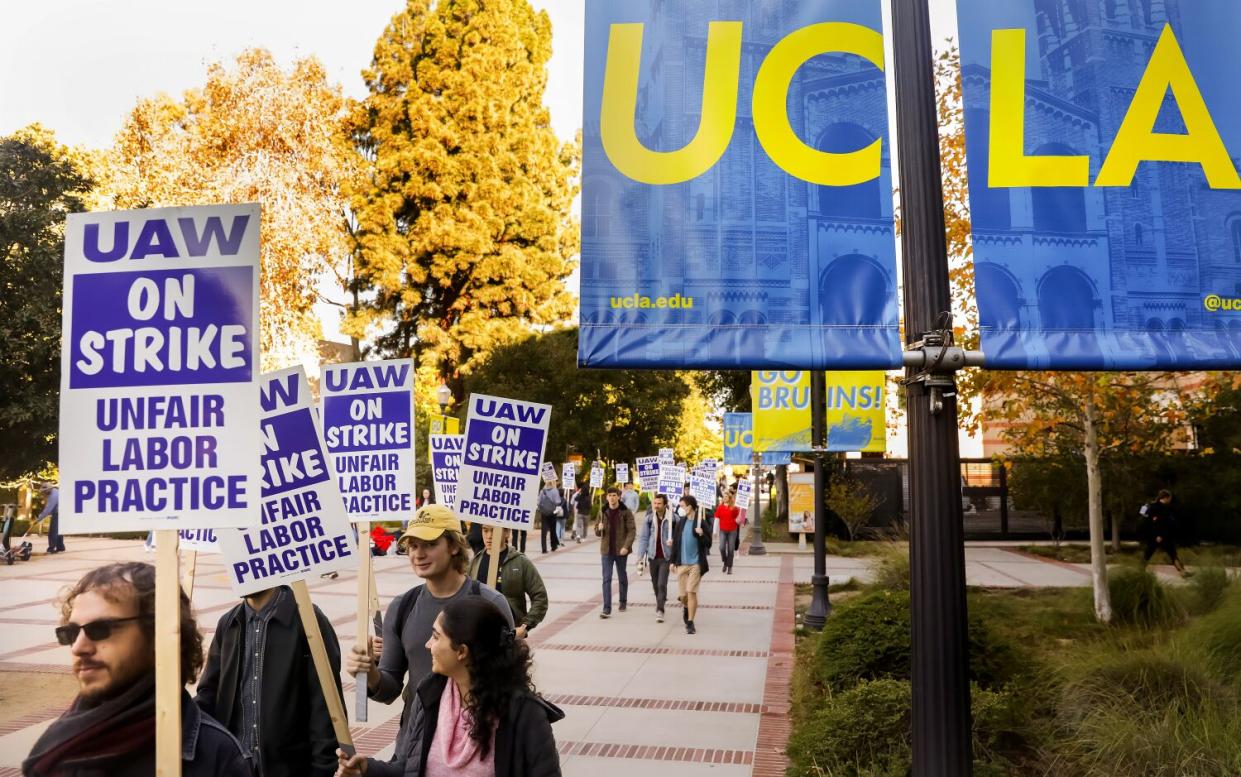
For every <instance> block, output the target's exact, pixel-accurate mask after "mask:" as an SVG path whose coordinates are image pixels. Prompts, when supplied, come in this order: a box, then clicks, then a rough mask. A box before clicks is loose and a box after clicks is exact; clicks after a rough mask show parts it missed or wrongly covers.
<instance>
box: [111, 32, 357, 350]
mask: <svg viewBox="0 0 1241 777" xmlns="http://www.w3.org/2000/svg"><path fill="white" fill-rule="evenodd" d="M349 111H350V105H349V103H348V101H347V100H346V98H345V97H344V96H343V95H342V93H341V90H340V87H339V86H338V85H335V84H332V83H330V82H329V81H328V78H327V74H326V72H325V71H324V69H323V66H322V65H321V64H320V63H319V62H318V61H317V60H315V59H305V60H301V61H299V62H296V63H294V64H293V66H292V68H290V69H288V70H285V69H282V68H281V67H280V66H279V65H278V64H277V63H276V62H275V60H274V59H273V58H272V55H271V54H270V53H269V52H267V51H265V50H263V49H253V50H249V51H246V52H243V53H242V54H240V55H239V56H238V57H237V58H236V59H235V60H234V61H233V62H231V63H228V64H223V63H219V64H215V65H212V66H211V67H210V68H209V69H208V71H207V79H206V83H205V84H204V85H203V86H202V87H201V88H197V89H191V90H189V91H187V92H185V94H183V95H182V96H181V98H180V99H174V98H172V97H169V96H167V95H162V94H161V95H159V96H156V97H153V98H150V99H144V100H141V101H140V102H139V103H138V104H137V105H136V106H135V107H134V109H133V110H132V111H131V112H130V114H129V116H128V117H127V118H126V120H125V124H124V126H123V127H122V129H121V131H120V132H119V133H118V134H117V136H116V140H115V143H114V145H113V147H112V148H111V149H110V151H109V152H108V153H107V155H106V162H105V165H104V171H103V181H102V186H101V189H102V191H103V192H104V193H105V194H106V195H107V197H108V198H109V200H110V206H111V207H114V208H154V207H165V206H182V205H205V204H227V203H245V202H258V203H260V205H261V206H262V236H261V249H260V251H261V257H262V270H261V273H260V284H261V285H260V301H261V302H260V304H261V308H260V310H261V328H262V333H261V347H262V355H263V365H262V366H263V369H264V370H271V369H277V368H281V367H287V366H292V365H295V364H304V365H306V366H307V367H308V368H310V369H311V371H312V372H313V371H314V370H313V368H314V367H316V366H317V365H318V361H319V357H318V350H317V342H318V339H319V337H320V334H321V333H320V326H319V322H318V319H317V318H316V317H315V316H314V314H313V310H312V308H313V306H314V304H315V302H316V301H317V298H318V291H317V290H318V288H319V283H320V282H321V280H322V279H323V277H324V276H325V274H334V275H335V276H336V278H337V280H338V281H339V282H340V283H342V284H343V283H344V282H345V278H346V276H347V274H348V270H347V268H348V262H349V252H350V243H349V239H348V231H347V228H346V214H347V210H346V202H345V195H344V193H343V187H344V185H345V184H346V183H347V182H349V181H350V179H351V178H352V177H353V176H356V175H357V174H358V171H359V169H360V167H359V164H358V160H357V156H356V154H355V153H353V150H352V148H351V147H350V146H349V144H348V134H347V130H346V121H347V119H348V117H349Z"/></svg>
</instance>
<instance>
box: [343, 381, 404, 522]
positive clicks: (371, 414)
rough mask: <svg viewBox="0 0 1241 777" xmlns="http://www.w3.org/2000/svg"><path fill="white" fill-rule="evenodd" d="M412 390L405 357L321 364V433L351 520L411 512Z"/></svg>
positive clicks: (399, 516) (396, 517)
mask: <svg viewBox="0 0 1241 777" xmlns="http://www.w3.org/2000/svg"><path fill="white" fill-rule="evenodd" d="M413 390H414V366H413V362H411V361H410V360H409V359H394V360H392V361H377V362H354V363H353V364H325V365H324V366H323V383H322V397H323V399H322V406H323V436H324V438H325V440H326V441H327V449H328V453H329V454H330V455H331V459H332V471H333V472H334V473H335V475H336V480H337V485H338V487H339V488H340V495H341V496H342V497H343V498H344V500H345V511H346V512H347V513H348V514H349V520H351V521H401V522H404V521H408V520H409V519H410V517H411V516H412V514H413V512H414V435H413V433H412V429H413Z"/></svg>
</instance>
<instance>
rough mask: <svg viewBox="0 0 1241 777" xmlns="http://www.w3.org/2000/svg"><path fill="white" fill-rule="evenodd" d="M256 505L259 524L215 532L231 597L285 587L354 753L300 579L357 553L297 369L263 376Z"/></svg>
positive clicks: (344, 564)
mask: <svg viewBox="0 0 1241 777" xmlns="http://www.w3.org/2000/svg"><path fill="white" fill-rule="evenodd" d="M259 401H260V406H261V408H262V411H263V419H262V421H261V428H262V433H263V435H262V438H263V459H262V460H263V484H262V503H261V506H260V508H259V514H260V522H259V525H258V526H255V527H252V528H249V529H235V530H230V529H224V530H221V531H220V532H219V539H220V549H221V551H222V553H223V555H224V560H225V562H226V566H227V568H228V570H229V575H228V583H229V586H230V587H231V588H232V589H233V593H235V594H237V595H238V596H246V595H248V594H252V593H255V592H258V591H263V590H266V589H268V588H273V587H275V586H279V585H290V586H291V587H292V589H293V594H294V599H295V600H296V601H297V609H298V613H299V615H300V616H301V619H302V626H303V627H304V628H305V631H306V642H307V644H308V645H309V646H310V653H311V658H312V659H313V660H314V665H315V672H316V674H317V675H318V677H319V684H320V686H321V688H322V691H323V698H324V700H325V701H326V703H327V708H328V714H329V716H330V717H331V719H332V727H333V728H334V729H335V731H336V739H337V741H338V742H339V743H340V745H341V748H342V749H344V750H346V751H348V750H350V749H352V747H353V740H352V738H351V737H350V736H349V721H348V719H347V718H346V717H345V709H344V703H343V701H342V700H341V698H340V696H339V694H338V693H337V690H336V682H335V679H334V678H333V672H332V668H331V664H330V663H329V662H328V657H327V652H326V650H325V649H324V646H323V635H322V634H321V633H320V631H319V622H318V619H316V618H315V614H314V607H313V606H312V604H311V601H310V592H309V591H308V590H307V589H306V580H307V579H313V578H314V577H316V576H318V575H321V574H324V573H327V572H340V571H346V570H353V569H356V568H357V566H358V557H359V556H360V555H361V553H359V552H358V549H357V548H356V547H355V545H354V542H353V530H352V527H350V525H349V518H348V516H347V515H346V514H345V506H344V504H343V503H342V501H341V497H340V491H338V490H337V488H336V483H335V482H334V480H333V479H332V473H331V470H330V468H329V466H328V462H327V454H326V453H325V451H324V447H325V446H324V444H323V435H322V433H321V432H320V428H319V423H318V419H317V418H316V417H315V413H314V405H313V400H312V397H311V395H310V384H309V383H307V382H306V373H305V371H304V370H303V369H302V368H301V367H294V368H292V369H287V370H280V371H278V372H271V373H268V374H266V375H264V376H263V381H262V384H261V391H260V395H259Z"/></svg>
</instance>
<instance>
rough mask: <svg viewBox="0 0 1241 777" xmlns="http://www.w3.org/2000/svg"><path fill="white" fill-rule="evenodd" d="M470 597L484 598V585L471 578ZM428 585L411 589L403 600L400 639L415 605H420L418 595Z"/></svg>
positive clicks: (398, 628) (399, 612) (398, 626)
mask: <svg viewBox="0 0 1241 777" xmlns="http://www.w3.org/2000/svg"><path fill="white" fill-rule="evenodd" d="M468 582H469V585H470V596H482V593H483V584H482V583H480V582H478V581H477V580H475V579H473V578H470V579H469V581H468ZM426 587H427V586H426V584H425V583H424V584H423V585H420V586H418V587H416V588H412V589H410V592H409V593H408V594H406V595H405V598H404V599H402V600H401V606H400V607H398V608H397V610H396V635H397V637H400V636H401V634H403V633H404V632H405V621H407V620H409V615H410V613H412V612H413V611H414V605H415V604H417V603H418V595H419V594H421V593H422V589H424V588H426Z"/></svg>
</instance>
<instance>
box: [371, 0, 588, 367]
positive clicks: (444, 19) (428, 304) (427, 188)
mask: <svg viewBox="0 0 1241 777" xmlns="http://www.w3.org/2000/svg"><path fill="white" fill-rule="evenodd" d="M550 56H551V22H550V21H549V19H548V16H547V14H546V13H544V12H537V13H536V12H535V11H534V9H533V8H531V6H530V3H529V2H527V0H487V1H486V2H482V1H481V0H439V2H431V0H407V2H406V5H405V8H404V10H402V11H401V12H399V13H397V14H396V15H395V16H394V17H393V18H392V21H391V22H390V23H389V25H388V27H387V29H385V30H384V33H383V35H382V36H381V37H380V38H379V40H378V42H377V43H376V44H375V53H374V59H373V62H372V65H371V67H370V69H368V70H367V71H365V73H364V75H365V78H366V82H367V85H368V87H369V89H370V95H369V96H368V97H367V98H366V100H365V101H364V103H363V104H362V105H361V106H360V108H359V110H358V111H357V113H356V115H355V124H354V127H353V138H354V142H355V143H356V144H357V146H358V149H359V151H360V154H361V155H362V156H363V158H364V159H366V160H367V172H368V175H367V176H366V178H365V181H364V184H363V185H361V186H359V187H357V188H355V189H353V191H352V196H351V197H350V206H351V208H352V210H353V213H354V214H355V216H356V230H355V235H354V236H355V240H356V252H357V254H356V255H357V272H358V275H357V289H358V291H359V299H360V300H361V304H360V306H359V307H358V309H356V310H355V311H354V312H353V315H352V316H351V320H350V322H349V331H350V333H351V334H353V335H354V336H358V337H368V338H369V337H373V338H374V340H373V341H374V342H375V344H376V347H377V349H378V350H379V351H380V352H381V353H382V354H384V355H386V356H410V355H414V356H416V357H417V358H418V359H419V362H420V364H422V365H424V366H431V367H433V368H434V369H435V370H436V371H437V372H439V373H442V374H445V375H450V376H455V375H456V374H457V372H458V368H460V370H461V372H468V371H469V369H470V367H471V365H472V364H473V363H477V362H478V361H480V360H481V359H482V358H483V357H484V356H485V355H486V354H487V353H488V352H490V351H491V350H493V349H494V348H496V347H497V346H499V345H501V344H505V343H511V342H514V341H515V340H516V339H518V338H519V337H522V336H524V335H526V334H528V332H529V331H530V327H531V326H533V325H538V324H551V323H555V322H559V321H563V320H564V319H566V318H567V317H568V315H569V314H570V312H571V309H572V304H573V301H572V298H571V296H570V295H569V294H568V292H567V291H566V290H565V288H564V279H565V278H566V277H568V275H569V273H570V272H571V271H572V268H573V261H572V258H573V257H574V256H575V255H576V253H577V250H578V230H577V227H576V224H575V223H574V221H573V219H572V217H571V215H570V208H571V205H572V202H573V198H574V196H575V194H576V192H577V184H576V181H577V176H578V160H579V158H580V151H579V145H580V144H578V143H573V144H562V143H561V142H560V141H559V140H558V139H557V138H556V135H555V133H554V132H553V131H552V128H551V123H550V116H549V113H548V110H547V108H546V107H545V106H544V105H543V93H544V90H545V87H546V84H547V62H548V59H549V57H550ZM567 366H568V365H566V367H567ZM458 388H459V386H458Z"/></svg>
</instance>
